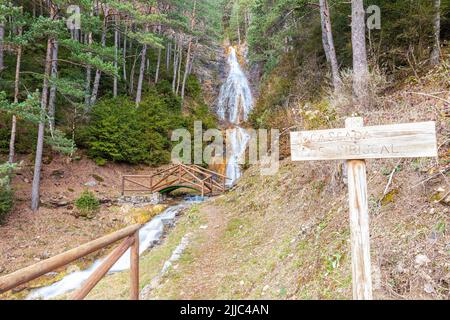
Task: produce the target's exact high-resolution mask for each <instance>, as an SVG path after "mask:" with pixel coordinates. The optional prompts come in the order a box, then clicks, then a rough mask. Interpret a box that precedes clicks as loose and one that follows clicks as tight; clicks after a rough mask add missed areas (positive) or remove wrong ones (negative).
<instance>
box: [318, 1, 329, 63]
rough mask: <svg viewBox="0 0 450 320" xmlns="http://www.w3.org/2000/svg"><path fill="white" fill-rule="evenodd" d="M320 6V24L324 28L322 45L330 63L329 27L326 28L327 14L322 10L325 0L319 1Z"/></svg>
mask: <svg viewBox="0 0 450 320" xmlns="http://www.w3.org/2000/svg"><path fill="white" fill-rule="evenodd" d="M319 1H320V2H319V5H320V24H321V26H322V45H323V50H324V51H325V58H326V59H327V62H328V63H329V62H330V47H329V46H328V37H327V32H326V30H327V26H326V24H325V23H326V22H325V14H324V12H323V10H322V2H323V0H319Z"/></svg>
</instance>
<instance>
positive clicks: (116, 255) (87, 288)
mask: <svg viewBox="0 0 450 320" xmlns="http://www.w3.org/2000/svg"><path fill="white" fill-rule="evenodd" d="M132 239H133V238H132V237H128V238H126V239H125V240H124V241H123V242H122V243H121V244H120V245H119V246H118V247H117V248H116V249H114V250H113V251H112V252H111V253H110V254H109V255H108V257H107V258H106V259H105V261H104V262H103V263H102V264H101V265H100V267H98V268H97V269H95V271H94V272H93V273H92V274H91V275H90V277H89V278H88V279H87V280H86V282H85V283H84V284H83V286H82V287H81V288H80V289H78V290H76V291H75V292H74V293H73V295H72V297H71V299H72V300H82V299H84V298H85V297H86V296H87V295H88V294H89V292H91V290H92V289H93V288H94V287H95V285H96V284H97V283H98V282H99V281H100V280H102V278H103V277H104V276H105V275H106V274H107V273H108V271H109V270H110V269H111V268H112V267H113V266H114V264H115V263H116V262H117V260H119V259H120V257H121V256H122V255H123V254H124V253H125V252H126V251H127V250H128V248H129V247H130V245H131V243H132Z"/></svg>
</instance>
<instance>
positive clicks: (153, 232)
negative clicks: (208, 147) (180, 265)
mask: <svg viewBox="0 0 450 320" xmlns="http://www.w3.org/2000/svg"><path fill="white" fill-rule="evenodd" d="M202 200H203V199H201V197H190V198H187V199H186V200H185V201H183V202H182V203H180V204H177V205H174V206H171V207H169V208H167V209H166V210H165V211H164V212H162V213H161V214H159V215H158V216H156V217H155V218H153V219H152V220H150V221H149V222H148V223H146V224H145V225H144V226H143V227H142V229H141V230H139V254H140V255H141V254H142V253H143V252H145V251H146V250H148V249H149V248H151V247H152V246H153V245H154V244H155V243H157V242H158V241H159V240H160V239H161V237H162V235H163V234H164V226H165V225H167V224H169V223H171V222H173V221H174V220H175V218H176V216H177V215H178V213H179V212H180V211H182V210H184V209H186V208H188V207H189V206H191V205H192V204H193V203H198V202H201V201H202ZM104 259H105V258H101V259H98V260H96V261H95V262H94V263H93V264H92V265H91V266H90V267H89V268H88V269H86V270H82V271H76V272H73V273H70V274H68V275H67V276H65V277H64V278H63V279H61V280H59V281H57V282H55V283H53V284H51V285H49V286H47V287H43V288H38V289H35V290H33V291H31V292H30V294H29V295H28V296H27V298H26V299H27V300H36V299H43V300H47V299H52V298H56V297H58V296H61V295H64V294H66V293H68V292H71V291H73V290H75V289H78V288H79V287H81V285H82V284H83V282H84V281H86V280H87V279H88V278H89V276H90V275H91V274H92V273H93V272H94V271H95V269H96V268H98V267H99V266H100V265H101V264H102V262H103V261H104ZM128 269H130V249H128V250H127V252H126V253H125V254H124V255H123V256H122V257H121V258H120V259H119V260H118V261H117V262H116V263H115V264H114V266H113V267H112V268H111V269H110V271H109V272H108V274H112V273H116V272H121V271H125V270H128Z"/></svg>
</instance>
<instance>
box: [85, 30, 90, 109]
mask: <svg viewBox="0 0 450 320" xmlns="http://www.w3.org/2000/svg"><path fill="white" fill-rule="evenodd" d="M86 40H87V41H86V42H87V44H88V45H89V46H90V45H91V44H92V32H89V34H88V35H87V39H86ZM91 76H92V67H91V66H87V67H86V86H85V91H86V96H85V98H84V104H85V105H86V110H88V109H89V106H90V105H91Z"/></svg>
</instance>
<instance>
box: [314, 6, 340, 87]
mask: <svg viewBox="0 0 450 320" xmlns="http://www.w3.org/2000/svg"><path fill="white" fill-rule="evenodd" d="M319 1H320V15H321V19H322V20H323V23H322V28H325V30H323V29H322V36H323V35H324V34H325V36H326V39H324V40H323V42H324V43H325V42H326V43H327V45H326V46H324V50H325V53H326V52H327V50H328V54H326V55H327V57H328V59H329V62H330V65H331V74H332V78H333V86H334V90H335V91H336V90H339V88H340V86H341V78H340V77H339V66H338V62H337V58H336V50H335V48H334V40H333V32H332V30H331V16H330V9H329V7H328V1H327V0H319Z"/></svg>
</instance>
